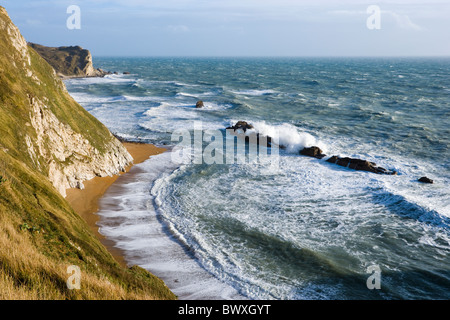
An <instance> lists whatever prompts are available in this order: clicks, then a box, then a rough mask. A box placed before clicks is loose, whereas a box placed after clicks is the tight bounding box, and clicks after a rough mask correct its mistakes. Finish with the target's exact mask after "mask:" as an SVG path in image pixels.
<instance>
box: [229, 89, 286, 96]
mask: <svg viewBox="0 0 450 320" xmlns="http://www.w3.org/2000/svg"><path fill="white" fill-rule="evenodd" d="M231 92H232V93H234V94H239V95H247V96H264V95H268V94H274V93H277V91H275V90H271V89H264V90H256V89H255V90H240V91H231Z"/></svg>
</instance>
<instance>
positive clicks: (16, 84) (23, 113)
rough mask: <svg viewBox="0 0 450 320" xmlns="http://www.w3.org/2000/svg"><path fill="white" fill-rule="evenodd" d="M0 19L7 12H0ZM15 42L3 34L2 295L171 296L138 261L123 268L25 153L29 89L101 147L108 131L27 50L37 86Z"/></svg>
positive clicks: (0, 79)
mask: <svg viewBox="0 0 450 320" xmlns="http://www.w3.org/2000/svg"><path fill="white" fill-rule="evenodd" d="M0 19H3V20H4V21H7V22H9V18H8V17H7V16H5V15H2V14H1V13H0ZM14 52H15V51H14V49H13V48H12V46H11V45H10V43H9V41H8V38H7V37H6V35H5V34H2V33H0V176H1V177H2V178H1V179H0V299H174V298H176V297H175V295H174V294H173V293H172V292H171V291H170V290H169V289H168V288H167V287H166V286H165V284H164V283H163V282H162V281H161V280H160V279H158V278H157V277H155V276H153V275H152V274H150V273H149V272H147V271H145V270H143V269H142V268H139V267H133V268H130V269H127V268H123V267H121V266H120V265H119V264H118V263H117V262H116V261H115V260H114V259H113V258H112V256H111V255H110V254H109V252H108V251H107V250H106V249H105V248H104V247H103V246H102V245H101V243H100V242H99V241H98V239H97V238H96V237H95V236H94V235H93V234H92V232H90V230H89V228H88V226H87V224H86V223H85V221H84V220H82V219H81V218H80V217H79V216H78V215H77V214H76V213H74V211H73V210H72V208H71V207H70V206H69V204H68V203H67V202H66V200H65V199H64V198H63V197H62V196H61V195H60V194H59V193H58V192H57V191H56V189H55V188H54V187H53V186H52V185H51V183H50V182H49V181H48V179H47V178H46V175H47V172H46V170H47V167H46V163H41V169H40V170H39V169H38V167H37V166H36V164H34V163H33V161H32V160H31V158H30V156H29V155H28V152H27V148H26V144H25V136H26V135H29V136H30V137H31V138H32V139H33V138H34V137H35V134H34V133H33V128H32V127H31V126H29V124H27V122H29V121H30V116H29V115H30V104H29V96H34V97H37V98H39V99H40V100H41V101H45V99H44V97H46V98H48V102H46V104H47V105H48V107H49V108H50V109H51V110H52V111H53V113H54V114H55V115H56V116H57V117H58V118H59V119H60V120H61V121H62V122H64V123H66V124H68V125H70V126H71V127H72V128H73V129H74V130H75V131H76V132H79V133H82V134H83V135H84V136H85V137H86V138H87V139H88V140H89V141H90V142H91V144H92V145H93V146H95V147H97V148H98V149H99V150H100V151H104V145H105V142H107V141H109V140H110V139H111V136H110V134H109V132H108V130H107V129H106V128H105V127H104V126H103V125H102V124H101V123H100V122H99V121H97V120H96V119H95V118H93V117H92V116H91V115H90V114H88V112H86V111H85V110H84V109H83V108H82V107H81V106H79V105H78V104H77V103H76V102H75V101H74V100H73V99H72V98H71V97H70V96H69V94H68V93H67V92H66V91H65V89H64V86H63V84H62V83H61V82H60V80H59V79H57V78H55V77H54V76H53V71H52V68H51V67H50V66H49V65H48V64H47V62H45V61H44V60H43V59H42V58H41V57H40V56H39V55H38V54H37V53H36V52H34V51H33V50H31V49H30V54H31V60H32V66H33V68H32V71H33V73H34V74H35V75H36V76H37V77H38V78H39V81H40V82H41V84H40V85H38V84H36V83H35V82H33V80H31V78H29V77H26V76H25V73H24V72H21V71H20V70H18V69H20V68H21V64H20V63H17V64H16V65H17V67H16V66H14V65H13V64H12V60H13V58H12V57H13V56H14ZM70 265H77V266H79V267H80V269H81V273H82V274H81V276H82V278H81V289H80V290H69V289H68V288H67V285H66V281H67V279H68V277H69V276H70V275H69V274H67V267H68V266H70Z"/></svg>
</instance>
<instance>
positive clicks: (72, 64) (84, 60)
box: [28, 42, 109, 78]
mask: <svg viewBox="0 0 450 320" xmlns="http://www.w3.org/2000/svg"><path fill="white" fill-rule="evenodd" d="M28 45H29V46H30V47H31V48H33V49H34V50H35V51H36V52H37V53H39V55H40V56H41V57H42V58H44V59H45V61H47V62H48V64H50V65H51V66H52V67H53V68H54V69H55V71H56V73H57V75H58V76H60V77H61V78H73V77H103V76H105V75H107V74H109V72H107V71H104V70H102V69H96V68H95V67H94V64H93V62H92V55H91V53H90V52H89V50H87V49H83V48H81V47H80V46H69V47H67V46H63V47H47V46H43V45H40V44H36V43H32V42H29V43H28Z"/></svg>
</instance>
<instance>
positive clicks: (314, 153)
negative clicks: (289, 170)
mask: <svg viewBox="0 0 450 320" xmlns="http://www.w3.org/2000/svg"><path fill="white" fill-rule="evenodd" d="M300 154H301V155H303V156H308V157H314V158H317V159H322V158H323V157H325V154H323V152H322V150H321V149H320V148H319V147H309V148H303V149H302V150H300Z"/></svg>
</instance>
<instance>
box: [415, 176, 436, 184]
mask: <svg viewBox="0 0 450 320" xmlns="http://www.w3.org/2000/svg"><path fill="white" fill-rule="evenodd" d="M418 181H420V182H423V183H433V180H431V179H430V178H428V177H422V178H420V179H418Z"/></svg>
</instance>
